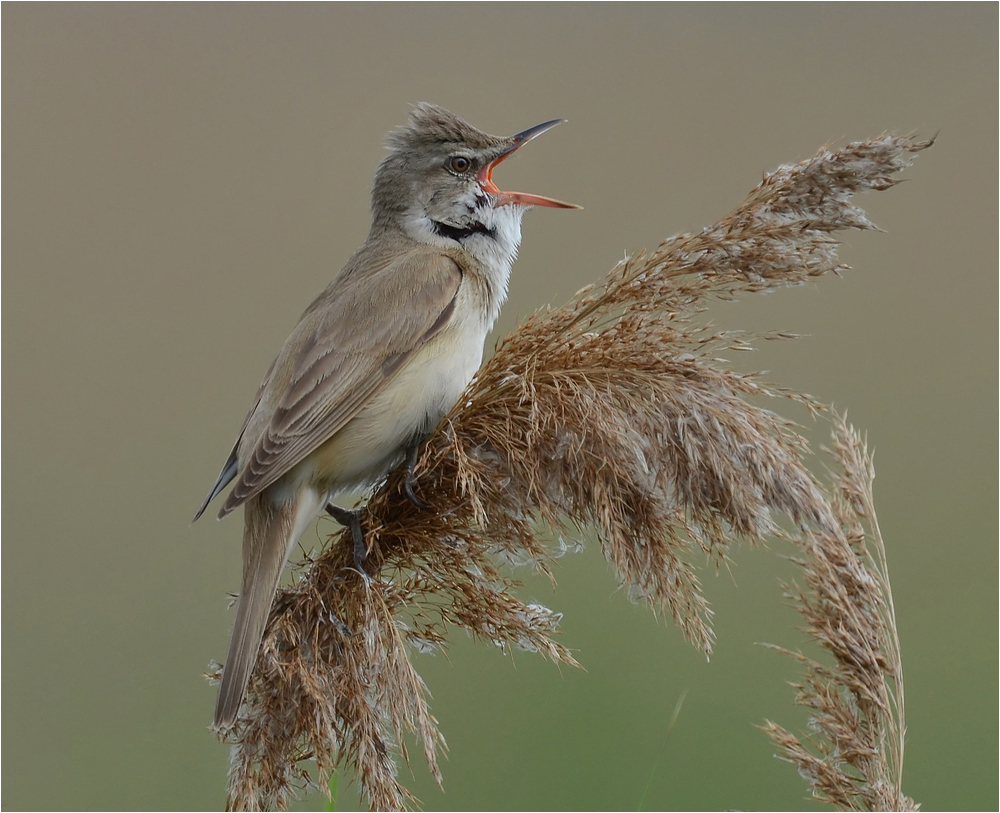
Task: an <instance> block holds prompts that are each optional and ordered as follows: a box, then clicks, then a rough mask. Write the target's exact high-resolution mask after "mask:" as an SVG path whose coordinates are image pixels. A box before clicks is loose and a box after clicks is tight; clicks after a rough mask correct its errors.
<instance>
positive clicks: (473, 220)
mask: <svg viewBox="0 0 1000 813" xmlns="http://www.w3.org/2000/svg"><path fill="white" fill-rule="evenodd" d="M480 200H481V199H480ZM524 212H525V208H524V207H523V206H518V205H516V204H515V205H506V206H496V207H494V206H490V205H488V204H487V205H483V204H482V203H480V205H469V206H468V207H467V208H466V213H464V214H463V216H462V217H451V218H449V219H448V221H443V220H435V219H434V218H432V217H431V215H429V214H428V213H427V211H426V210H424V209H423V208H414V209H412V210H411V211H409V212H408V213H407V214H406V216H405V217H404V218H403V228H404V230H405V231H406V233H407V234H408V235H409V236H410V237H411V238H413V239H414V240H416V241H418V242H420V243H425V244H427V245H432V246H440V247H441V248H461V249H463V250H464V251H467V252H468V253H469V254H471V255H472V256H473V257H474V258H475V259H476V260H478V261H479V264H480V265H481V266H482V268H483V271H484V272H485V273H486V275H487V276H488V277H489V283H490V288H491V289H492V291H493V297H492V300H493V301H492V302H490V303H489V311H490V312H489V313H487V314H486V317H487V323H488V325H492V324H493V322H494V321H495V320H496V318H497V316H498V315H499V313H500V307H501V306H502V305H503V303H504V302H505V301H506V299H507V285H508V283H509V281H510V272H511V268H512V267H513V265H514V260H516V259H517V250H518V247H519V246H520V245H521V218H522V217H523V215H524Z"/></svg>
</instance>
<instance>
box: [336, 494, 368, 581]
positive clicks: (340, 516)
mask: <svg viewBox="0 0 1000 813" xmlns="http://www.w3.org/2000/svg"><path fill="white" fill-rule="evenodd" d="M363 510H364V509H363V508H355V509H354V510H353V511H351V510H349V509H347V508H341V507H340V506H339V505H335V504H334V503H332V502H328V503H327V504H326V513H328V514H329V515H330V516H331V517H333V518H334V519H335V520H337V522H339V523H340V524H341V525H343V526H344V527H345V528H350V529H351V539H353V540H354V567H355V569H356V570H357V571H358V573H360V574H361V575H362V576H363V577H364V578H365V581H371V577H370V576H369V575H368V572H367V571H366V570H365V559H367V558H368V546H367V545H366V544H365V534H364V531H362V530H361V512H362V511H363Z"/></svg>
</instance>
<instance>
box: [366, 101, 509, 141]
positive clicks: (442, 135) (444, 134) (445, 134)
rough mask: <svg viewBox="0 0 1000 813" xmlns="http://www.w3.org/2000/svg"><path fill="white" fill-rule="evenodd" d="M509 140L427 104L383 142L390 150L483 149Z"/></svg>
mask: <svg viewBox="0 0 1000 813" xmlns="http://www.w3.org/2000/svg"><path fill="white" fill-rule="evenodd" d="M509 141H510V139H509V138H505V137H501V136H493V135H490V134H489V133H484V132H483V131H482V130H479V129H477V128H476V127H473V126H472V125H471V124H469V122H467V121H466V120H465V119H463V118H462V117H461V116H456V115H455V114H454V113H452V112H451V111H450V110H445V109H444V108H443V107H439V106H438V105H436V104H428V103H427V102H420V103H419V104H417V105H415V106H414V108H413V110H412V111H410V119H409V121H408V122H407V123H406V124H403V125H400V126H399V127H396V128H395V129H393V130H391V131H390V132H389V134H388V135H387V136H386V139H385V143H386V146H387V147H388V148H389V149H390V150H393V151H397V150H412V149H415V148H417V147H420V146H424V145H427V144H435V143H436V144H464V145H467V146H468V147H471V148H472V149H474V150H486V149H490V148H493V147H500V146H502V145H505V144H507V143H508V142H509Z"/></svg>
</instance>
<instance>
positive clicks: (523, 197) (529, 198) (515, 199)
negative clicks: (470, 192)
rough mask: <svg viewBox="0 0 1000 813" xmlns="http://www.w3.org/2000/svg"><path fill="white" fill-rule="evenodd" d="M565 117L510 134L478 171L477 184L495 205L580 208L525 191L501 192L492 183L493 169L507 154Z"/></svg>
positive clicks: (562, 120) (580, 207) (560, 122)
mask: <svg viewBox="0 0 1000 813" xmlns="http://www.w3.org/2000/svg"><path fill="white" fill-rule="evenodd" d="M564 121H566V119H552V121H547V122H545V123H544V124H537V125H535V126H534V127H529V128H528V129H527V130H522V131H521V132H520V133H517V134H516V135H514V136H511V145H510V146H509V147H508V148H507V149H506V150H504V151H503V152H502V153H500V155H498V156H497V157H496V158H494V159H493V160H492V161H491V162H490V163H489V164H487V165H486V166H485V167H484V168H483V170H482V171H481V172H480V173H479V185H480V186H481V187H482V188H483V190H484V191H486V192H488V193H489V194H490V195H492V196H493V197H494V198H496V201H497V202H496V205H497V206H510V205H511V204H517V205H518V206H548V207H550V208H552V209H582V208H583V207H582V206H577V205H576V204H575V203H563V202H562V201H561V200H554V199H552V198H543V197H542V196H541V195H529V194H527V193H525V192H501V191H500V190H499V189H498V188H497V185H496V184H495V183H493V170H494V169H496V167H497V166H498V165H499V164H500V163H502V162H503V161H505V160H506V159H507V158H508V157H509V156H511V155H513V154H514V153H515V152H516V151H517V150H519V149H520V148H521V147H523V146H524V145H525V144H527V143H528V142H529V141H531V139H533V138H535V137H536V136H540V135H541V134H542V133H544V132H545V131H546V130H551V129H552V128H553V127H555V126H556V125H557V124H562V123H563V122H564Z"/></svg>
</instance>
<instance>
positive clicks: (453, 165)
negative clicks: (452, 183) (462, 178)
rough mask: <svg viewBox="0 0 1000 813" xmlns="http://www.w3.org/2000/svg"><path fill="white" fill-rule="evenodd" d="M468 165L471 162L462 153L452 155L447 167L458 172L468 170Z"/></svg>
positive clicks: (470, 164)
mask: <svg viewBox="0 0 1000 813" xmlns="http://www.w3.org/2000/svg"><path fill="white" fill-rule="evenodd" d="M470 166H472V162H471V161H470V160H469V159H468V158H466V157H465V156H464V155H453V156H452V157H451V160H450V161H449V162H448V167H449V168H450V169H451V171H452V172H457V173H459V174H461V173H463V172H465V171H466V170H468V169H469V167H470Z"/></svg>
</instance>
